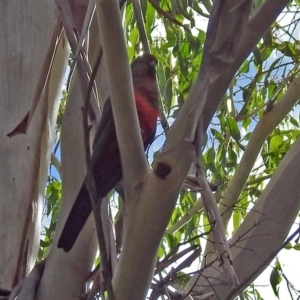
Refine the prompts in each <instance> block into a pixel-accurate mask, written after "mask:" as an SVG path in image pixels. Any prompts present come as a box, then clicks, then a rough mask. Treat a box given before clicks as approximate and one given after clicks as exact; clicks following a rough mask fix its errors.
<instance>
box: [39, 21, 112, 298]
mask: <svg viewBox="0 0 300 300" xmlns="http://www.w3.org/2000/svg"><path fill="white" fill-rule="evenodd" d="M98 37H99V32H98V27H97V21H96V19H95V18H94V20H93V22H92V25H91V32H90V45H89V49H90V52H89V59H90V62H91V65H92V66H93V65H94V63H95V61H96V59H97V56H98V54H99V50H100V43H99V38H98ZM105 75H106V74H105V68H104V66H103V64H102V63H101V65H100V69H99V72H98V74H97V77H96V82H97V87H100V88H99V89H98V91H99V93H100V95H101V100H102V99H105V98H106V96H107V94H108V92H107V89H106V88H105V84H104V83H105V82H106V79H105ZM84 92H85V91H82V86H81V83H80V76H79V74H78V71H75V73H74V75H73V78H72V81H71V86H70V91H69V95H68V100H67V104H66V110H65V113H64V116H63V121H62V130H61V163H62V169H63V172H62V206H61V211H60V214H59V218H58V222H57V227H56V234H55V238H54V241H53V245H52V248H51V251H50V254H49V256H48V257H47V262H46V266H45V270H44V274H43V277H42V281H41V284H40V287H39V289H38V292H37V296H36V299H43V300H45V299H49V300H50V299H51V300H52V299H57V300H59V299H64V300H67V299H74V297H76V296H77V297H78V296H80V295H82V294H83V293H84V292H85V282H86V280H87V276H88V274H89V271H90V270H91V267H92V264H93V261H94V258H95V254H96V251H97V245H98V244H97V241H96V234H95V223H94V219H93V216H92V215H91V217H90V218H89V219H88V221H87V223H86V225H85V226H84V228H83V230H82V231H81V233H80V235H79V236H78V239H77V241H76V243H75V245H74V247H73V248H72V250H71V251H70V252H68V253H65V252H64V251H63V250H62V249H58V248H57V242H58V239H59V237H60V233H61V231H62V229H63V226H64V225H65V221H66V219H67V217H68V215H69V212H70V210H71V208H72V205H73V203H74V201H75V199H76V196H77V194H78V191H79V189H80V187H81V185H82V183H83V181H84V176H85V174H86V162H85V155H84V144H83V141H84V137H83V123H82V107H83V95H84ZM96 112H97V111H96ZM99 115H100V111H99V110H98V116H97V117H98V118H99ZM94 131H95V128H92V131H91V139H92V138H93V134H94ZM53 286H55V289H53Z"/></svg>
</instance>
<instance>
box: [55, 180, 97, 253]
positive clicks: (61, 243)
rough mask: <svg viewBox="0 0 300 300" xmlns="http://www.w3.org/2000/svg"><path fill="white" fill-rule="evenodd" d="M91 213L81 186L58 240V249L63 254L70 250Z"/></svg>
mask: <svg viewBox="0 0 300 300" xmlns="http://www.w3.org/2000/svg"><path fill="white" fill-rule="evenodd" d="M91 212H92V204H91V200H90V197H89V194H88V191H87V189H86V187H85V185H83V186H82V187H81V190H80V192H79V194H78V196H77V198H76V201H75V203H74V205H73V207H72V209H71V212H70V214H69V216H68V219H67V221H66V224H65V226H64V229H63V231H62V233H61V235H60V238H59V240H58V244H57V247H58V248H63V249H64V251H65V252H69V251H70V250H71V249H72V247H73V246H74V244H75V242H76V239H77V237H78V235H79V233H80V231H81V229H82V228H83V226H84V224H85V222H86V220H87V219H88V217H89V215H90V214H91Z"/></svg>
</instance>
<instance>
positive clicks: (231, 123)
mask: <svg viewBox="0 0 300 300" xmlns="http://www.w3.org/2000/svg"><path fill="white" fill-rule="evenodd" d="M227 126H228V129H229V133H230V135H231V136H232V137H233V139H234V140H236V141H239V140H240V139H241V133H240V129H239V127H238V125H237V123H236V121H235V120H234V119H232V118H230V117H229V118H228V119H227Z"/></svg>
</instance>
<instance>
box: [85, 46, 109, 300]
mask: <svg viewBox="0 0 300 300" xmlns="http://www.w3.org/2000/svg"><path fill="white" fill-rule="evenodd" d="M101 58H102V51H100V53H99V55H98V58H97V61H96V64H95V68H94V69H93V72H92V74H91V78H90V81H89V85H88V89H87V92H86V97H85V101H84V107H83V130H84V145H85V159H86V169H87V174H86V180H85V183H86V186H87V190H88V192H89V196H90V199H91V202H92V206H93V212H94V217H95V223H96V231H97V236H98V242H99V249H100V256H101V263H102V272H103V275H104V276H103V277H104V284H105V287H106V289H107V292H108V294H109V297H110V299H114V297H113V290H112V284H111V279H112V274H111V269H110V265H109V258H108V253H107V250H106V245H105V238H104V232H103V227H102V217H101V212H100V206H101V203H102V201H101V200H102V199H98V198H97V192H96V182H95V178H94V174H93V168H92V161H91V154H90V153H91V150H90V139H89V136H90V135H89V133H90V126H89V125H88V108H89V105H90V96H91V92H92V87H93V84H94V80H95V77H96V74H97V71H98V67H99V65H100V62H101Z"/></svg>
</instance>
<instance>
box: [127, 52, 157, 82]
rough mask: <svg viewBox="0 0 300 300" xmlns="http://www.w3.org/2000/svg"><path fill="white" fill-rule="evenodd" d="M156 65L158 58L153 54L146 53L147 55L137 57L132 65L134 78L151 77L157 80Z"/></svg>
mask: <svg viewBox="0 0 300 300" xmlns="http://www.w3.org/2000/svg"><path fill="white" fill-rule="evenodd" d="M156 65H157V58H156V57H155V56H154V55H152V54H148V53H145V54H143V55H141V56H139V57H137V58H136V59H135V60H134V61H133V62H132V63H131V72H132V77H135V76H138V77H140V76H150V77H152V78H155V76H156V71H155V67H156Z"/></svg>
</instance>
